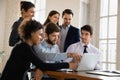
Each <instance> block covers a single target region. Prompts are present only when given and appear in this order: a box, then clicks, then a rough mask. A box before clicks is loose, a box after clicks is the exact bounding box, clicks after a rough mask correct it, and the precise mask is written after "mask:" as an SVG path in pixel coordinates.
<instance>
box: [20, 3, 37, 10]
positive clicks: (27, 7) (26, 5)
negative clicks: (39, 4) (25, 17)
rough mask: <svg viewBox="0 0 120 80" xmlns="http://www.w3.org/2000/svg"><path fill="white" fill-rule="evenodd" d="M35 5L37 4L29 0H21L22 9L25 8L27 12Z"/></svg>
mask: <svg viewBox="0 0 120 80" xmlns="http://www.w3.org/2000/svg"><path fill="white" fill-rule="evenodd" d="M32 7H35V5H34V4H33V3H32V2H29V1H21V2H20V10H21V11H22V9H24V10H25V11H26V12H27V11H28V9H30V8H32Z"/></svg>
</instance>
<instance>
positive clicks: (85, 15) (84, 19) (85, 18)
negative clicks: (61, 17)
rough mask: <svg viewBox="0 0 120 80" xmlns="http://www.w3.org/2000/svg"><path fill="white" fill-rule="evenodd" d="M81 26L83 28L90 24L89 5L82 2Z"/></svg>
mask: <svg viewBox="0 0 120 80" xmlns="http://www.w3.org/2000/svg"><path fill="white" fill-rule="evenodd" d="M79 15H80V16H79V26H83V25H85V24H87V23H88V3H87V2H84V1H80V12H79Z"/></svg>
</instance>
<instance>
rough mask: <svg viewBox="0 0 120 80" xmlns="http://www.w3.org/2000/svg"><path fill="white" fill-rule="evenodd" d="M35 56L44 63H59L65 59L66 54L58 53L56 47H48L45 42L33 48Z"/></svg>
mask: <svg viewBox="0 0 120 80" xmlns="http://www.w3.org/2000/svg"><path fill="white" fill-rule="evenodd" d="M34 50H35V51H36V55H37V56H38V57H39V58H40V59H41V60H43V61H44V62H48V63H54V62H61V61H63V60H65V59H66V58H67V54H66V53H60V51H59V47H58V45H56V44H55V45H49V44H48V43H47V42H46V41H45V40H44V41H42V42H41V43H39V44H38V45H36V46H34Z"/></svg>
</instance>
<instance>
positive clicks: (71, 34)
mask: <svg viewBox="0 0 120 80" xmlns="http://www.w3.org/2000/svg"><path fill="white" fill-rule="evenodd" d="M78 41H80V30H79V29H78V28H76V27H74V26H72V25H70V28H69V30H68V33H67V35H66V39H65V43H64V52H66V50H67V48H68V47H69V45H71V44H73V43H76V42H78Z"/></svg>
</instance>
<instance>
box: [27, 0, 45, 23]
mask: <svg viewBox="0 0 120 80" xmlns="http://www.w3.org/2000/svg"><path fill="white" fill-rule="evenodd" d="M29 1H31V2H32V3H34V4H35V17H34V18H35V20H37V21H39V22H41V23H43V22H44V21H45V10H46V0H29Z"/></svg>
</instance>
